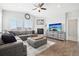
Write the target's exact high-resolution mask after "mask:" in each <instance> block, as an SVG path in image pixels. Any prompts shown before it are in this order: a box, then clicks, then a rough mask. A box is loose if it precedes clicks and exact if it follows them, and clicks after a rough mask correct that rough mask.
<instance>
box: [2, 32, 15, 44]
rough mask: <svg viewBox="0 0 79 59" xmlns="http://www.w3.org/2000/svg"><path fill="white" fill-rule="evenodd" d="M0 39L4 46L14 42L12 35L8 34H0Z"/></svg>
mask: <svg viewBox="0 0 79 59" xmlns="http://www.w3.org/2000/svg"><path fill="white" fill-rule="evenodd" d="M1 38H2V40H3V42H4V43H5V44H6V43H12V42H15V41H16V39H15V37H14V35H12V34H9V33H4V34H2V36H1Z"/></svg>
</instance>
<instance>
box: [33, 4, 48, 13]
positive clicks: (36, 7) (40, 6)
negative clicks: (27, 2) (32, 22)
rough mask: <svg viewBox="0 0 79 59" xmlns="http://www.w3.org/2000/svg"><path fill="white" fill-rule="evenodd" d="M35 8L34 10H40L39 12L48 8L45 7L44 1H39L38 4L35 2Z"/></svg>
mask: <svg viewBox="0 0 79 59" xmlns="http://www.w3.org/2000/svg"><path fill="white" fill-rule="evenodd" d="M34 6H35V8H34V9H33V10H38V12H40V11H41V10H46V8H44V7H43V6H44V3H38V4H34Z"/></svg>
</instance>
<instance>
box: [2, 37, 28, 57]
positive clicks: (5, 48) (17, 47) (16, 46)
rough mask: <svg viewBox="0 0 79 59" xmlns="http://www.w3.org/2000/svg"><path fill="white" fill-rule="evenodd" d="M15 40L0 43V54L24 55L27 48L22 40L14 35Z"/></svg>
mask: <svg viewBox="0 0 79 59" xmlns="http://www.w3.org/2000/svg"><path fill="white" fill-rule="evenodd" d="M15 38H16V39H17V41H16V42H13V43H8V44H2V45H0V56H26V55H27V48H26V45H24V44H23V41H22V40H21V39H20V38H19V37H17V36H15Z"/></svg>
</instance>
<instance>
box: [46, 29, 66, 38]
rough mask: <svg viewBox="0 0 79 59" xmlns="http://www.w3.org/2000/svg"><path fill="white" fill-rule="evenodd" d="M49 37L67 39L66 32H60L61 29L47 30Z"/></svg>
mask: <svg viewBox="0 0 79 59" xmlns="http://www.w3.org/2000/svg"><path fill="white" fill-rule="evenodd" d="M46 35H47V37H50V38H54V39H59V40H66V33H65V32H59V31H47V33H46Z"/></svg>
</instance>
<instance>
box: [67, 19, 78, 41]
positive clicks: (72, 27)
mask: <svg viewBox="0 0 79 59" xmlns="http://www.w3.org/2000/svg"><path fill="white" fill-rule="evenodd" d="M68 40H72V41H77V19H69V20H68Z"/></svg>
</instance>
